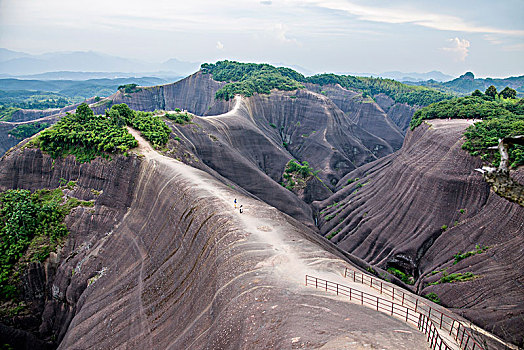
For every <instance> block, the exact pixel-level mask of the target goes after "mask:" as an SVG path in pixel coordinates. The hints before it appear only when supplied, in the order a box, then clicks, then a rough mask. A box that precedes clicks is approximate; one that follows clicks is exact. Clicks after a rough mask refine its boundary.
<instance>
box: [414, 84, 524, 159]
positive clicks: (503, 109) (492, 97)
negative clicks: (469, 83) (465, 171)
mask: <svg viewBox="0 0 524 350" xmlns="http://www.w3.org/2000/svg"><path fill="white" fill-rule="evenodd" d="M503 91H504V90H503ZM510 96H512V94H511V93H510ZM424 119H478V120H479V122H477V123H475V124H474V125H472V126H470V127H468V129H467V130H466V132H465V133H464V135H465V136H466V141H465V142H464V144H463V146H462V148H463V149H465V150H467V151H469V152H470V154H471V155H473V156H481V158H482V159H483V160H486V161H488V162H490V163H492V164H493V165H494V166H497V165H498V164H499V162H500V154H499V152H498V151H497V150H493V149H490V147H493V146H497V144H498V140H499V138H504V137H508V136H516V135H523V134H524V99H516V98H504V97H503V95H502V92H501V94H498V93H497V92H496V89H495V90H494V88H492V89H490V88H488V90H486V94H482V93H481V92H480V91H475V92H474V93H473V95H472V96H466V97H458V98H453V99H451V100H448V101H441V102H438V103H435V104H432V105H430V106H428V107H426V108H422V109H420V110H418V111H417V112H416V113H415V114H414V115H413V118H412V119H411V123H410V126H411V129H412V130H413V129H414V128H415V127H417V126H418V125H420V124H421V123H422V121H423V120H424ZM509 159H510V162H511V166H512V167H517V166H519V165H524V146H520V145H515V146H513V147H511V148H510V150H509Z"/></svg>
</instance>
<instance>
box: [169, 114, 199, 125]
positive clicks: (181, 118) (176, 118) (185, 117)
mask: <svg viewBox="0 0 524 350" xmlns="http://www.w3.org/2000/svg"><path fill="white" fill-rule="evenodd" d="M164 117H166V118H167V119H169V120H172V121H173V122H175V123H176V124H181V125H185V124H189V123H191V121H192V119H193V117H192V116H191V115H190V114H189V113H187V112H184V113H182V112H177V113H175V114H170V113H166V114H165V115H164Z"/></svg>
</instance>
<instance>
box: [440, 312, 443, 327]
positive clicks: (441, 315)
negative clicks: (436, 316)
mask: <svg viewBox="0 0 524 350" xmlns="http://www.w3.org/2000/svg"><path fill="white" fill-rule="evenodd" d="M443 317H444V314H443V313H442V312H441V313H440V327H439V328H440V329H442V318H443Z"/></svg>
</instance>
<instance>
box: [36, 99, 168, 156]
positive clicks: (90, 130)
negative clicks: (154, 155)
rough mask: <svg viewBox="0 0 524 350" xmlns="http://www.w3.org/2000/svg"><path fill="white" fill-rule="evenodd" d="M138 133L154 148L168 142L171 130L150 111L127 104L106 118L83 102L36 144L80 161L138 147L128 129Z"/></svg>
mask: <svg viewBox="0 0 524 350" xmlns="http://www.w3.org/2000/svg"><path fill="white" fill-rule="evenodd" d="M126 125H127V126H132V127H133V128H135V129H137V130H139V131H140V132H141V133H142V136H144V138H145V139H147V140H148V141H150V142H151V143H152V144H153V145H154V146H155V147H160V146H163V145H165V144H166V143H167V141H168V140H169V134H170V133H171V129H169V127H168V126H167V125H166V124H165V123H164V121H163V120H161V119H160V118H159V117H157V116H153V113H151V112H135V111H133V110H132V109H130V108H129V107H128V106H127V105H126V104H119V105H114V106H112V107H111V109H110V110H106V114H105V115H94V114H93V111H92V110H91V109H90V108H89V106H87V104H85V103H83V104H81V105H80V106H78V108H77V110H76V113H74V114H69V113H68V114H67V115H66V116H65V117H63V118H62V119H60V121H58V123H56V124H55V125H53V126H52V127H51V128H49V129H46V130H44V131H42V133H41V134H40V135H39V136H38V138H37V139H35V140H34V141H33V144H34V145H36V146H38V147H40V148H41V149H42V150H43V151H44V152H46V153H48V154H49V155H51V156H52V157H53V158H57V157H61V156H67V155H68V154H72V155H74V156H75V157H76V159H77V161H79V162H89V161H91V160H93V159H94V158H96V157H97V156H106V157H107V155H108V154H111V153H124V152H126V151H127V150H129V149H130V148H133V147H136V146H138V143H137V141H136V140H135V138H134V137H133V136H132V135H131V134H130V133H129V132H128V131H127V129H126V128H125V126H126Z"/></svg>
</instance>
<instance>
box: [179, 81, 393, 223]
mask: <svg viewBox="0 0 524 350" xmlns="http://www.w3.org/2000/svg"><path fill="white" fill-rule="evenodd" d="M229 109H231V111H230V112H227V113H225V114H220V115H208V116H205V117H195V118H194V119H193V124H190V125H186V126H180V125H177V124H173V123H171V124H170V126H171V127H172V128H173V129H174V130H175V134H177V135H179V137H180V138H181V140H182V141H181V143H182V144H183V145H185V146H187V147H189V150H190V151H191V152H192V153H193V154H194V155H195V157H196V158H197V159H199V160H201V161H202V162H203V163H204V164H205V165H207V166H208V167H209V168H211V169H213V170H214V171H216V172H217V173H219V174H220V175H221V176H223V177H224V178H227V179H229V180H230V181H232V182H234V183H235V184H237V185H239V186H240V187H242V188H244V189H245V190H247V191H248V192H250V193H252V194H253V195H255V196H256V197H257V198H260V199H262V200H264V201H265V202H267V203H269V204H271V205H273V206H275V207H276V208H278V209H280V210H282V211H283V212H285V213H287V214H289V215H292V216H293V217H295V218H296V219H298V220H300V221H302V222H305V223H309V224H310V225H311V224H312V223H313V222H312V213H311V209H310V208H309V206H308V205H307V204H306V203H310V202H311V201H313V200H322V199H325V198H327V197H328V196H329V195H331V191H332V190H333V189H334V188H335V185H336V183H337V182H338V181H339V179H340V178H342V177H343V176H344V175H345V174H346V173H347V172H349V171H351V170H353V169H355V168H356V167H357V166H359V165H362V164H364V163H366V162H369V161H370V160H373V159H376V158H377V157H380V156H383V155H385V154H388V153H391V152H392V151H393V148H392V146H391V145H390V144H389V143H388V142H387V141H385V140H383V139H382V138H380V137H377V136H375V135H373V134H371V133H369V132H368V131H366V130H364V129H363V128H362V127H360V126H359V125H357V124H356V123H354V122H353V121H352V120H351V119H350V118H349V116H348V115H346V114H345V113H343V112H342V111H341V110H340V109H339V108H338V107H337V106H336V105H335V104H334V103H333V102H332V101H331V99H329V98H328V97H326V96H323V95H322V94H317V93H315V92H312V91H308V90H299V91H294V92H280V91H273V92H272V93H271V94H270V95H255V96H253V97H250V98H238V99H236V100H235V101H234V102H233V101H230V102H223V101H221V102H218V103H216V104H215V105H214V106H213V107H212V109H211V110H210V111H209V114H211V113H213V112H218V113H219V112H222V111H224V110H226V111H227V110H229ZM381 117H382V118H384V116H381ZM398 135H399V137H400V134H398ZM291 159H297V160H298V161H300V162H304V161H307V162H308V163H309V165H310V167H311V168H313V169H314V170H319V172H318V175H317V176H318V179H319V180H320V181H318V180H317V179H316V178H313V179H314V180H313V181H310V182H309V183H308V187H307V188H306V192H307V193H304V195H303V196H301V198H298V197H296V196H295V195H294V194H293V193H291V192H290V191H288V190H287V189H285V188H284V187H282V186H280V184H279V183H280V182H282V180H283V179H282V174H283V173H284V169H285V166H286V164H287V163H288V162H289V161H290V160H291ZM301 199H302V200H301Z"/></svg>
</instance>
